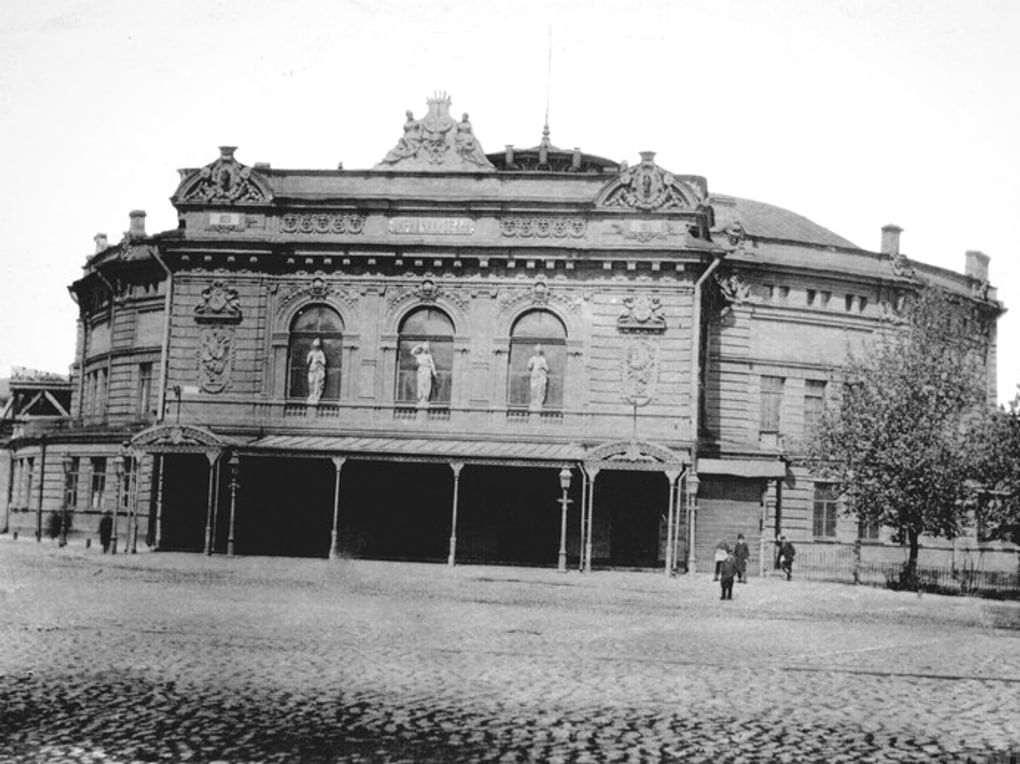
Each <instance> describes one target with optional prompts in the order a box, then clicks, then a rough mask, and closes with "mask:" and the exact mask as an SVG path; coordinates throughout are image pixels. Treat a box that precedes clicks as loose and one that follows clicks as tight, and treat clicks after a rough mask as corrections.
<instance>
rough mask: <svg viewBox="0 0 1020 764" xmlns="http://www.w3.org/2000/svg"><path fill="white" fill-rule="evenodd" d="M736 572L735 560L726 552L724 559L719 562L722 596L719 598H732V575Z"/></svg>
mask: <svg viewBox="0 0 1020 764" xmlns="http://www.w3.org/2000/svg"><path fill="white" fill-rule="evenodd" d="M736 572H737V565H736V561H735V560H734V559H733V555H732V554H727V555H726V559H725V560H723V561H722V562H721V563H719V585H720V586H721V587H722V596H721V597H719V599H721V600H731V599H733V576H734V575H735V574H736Z"/></svg>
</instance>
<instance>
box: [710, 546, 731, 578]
mask: <svg viewBox="0 0 1020 764" xmlns="http://www.w3.org/2000/svg"><path fill="white" fill-rule="evenodd" d="M729 556H730V545H729V544H727V543H726V539H721V540H720V541H719V543H718V544H716V545H715V554H714V555H713V557H712V559H713V560H714V561H715V578H713V579H712V580H713V581H718V580H719V571H720V568H721V567H722V564H723V561H724V560H725V559H726V558H727V557H729Z"/></svg>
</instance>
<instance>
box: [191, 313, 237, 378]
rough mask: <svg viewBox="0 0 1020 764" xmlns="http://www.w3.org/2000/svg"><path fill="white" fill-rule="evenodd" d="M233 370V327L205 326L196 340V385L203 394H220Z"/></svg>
mask: <svg viewBox="0 0 1020 764" xmlns="http://www.w3.org/2000/svg"><path fill="white" fill-rule="evenodd" d="M233 368H234V327H232V326H207V327H205V328H203V329H202V332H201V334H200V335H199V338H198V384H199V388H200V389H201V390H202V392H204V393H212V394H216V393H222V392H223V391H224V390H226V389H227V388H228V387H229V386H230V373H231V371H232V370H233Z"/></svg>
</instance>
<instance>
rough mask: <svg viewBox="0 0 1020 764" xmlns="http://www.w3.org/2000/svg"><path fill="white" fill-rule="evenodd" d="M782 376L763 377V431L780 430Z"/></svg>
mask: <svg viewBox="0 0 1020 764" xmlns="http://www.w3.org/2000/svg"><path fill="white" fill-rule="evenodd" d="M785 382H786V380H785V379H783V378H782V377H762V378H761V431H762V432H779V427H780V416H781V413H782V407H783V385H784V384H785Z"/></svg>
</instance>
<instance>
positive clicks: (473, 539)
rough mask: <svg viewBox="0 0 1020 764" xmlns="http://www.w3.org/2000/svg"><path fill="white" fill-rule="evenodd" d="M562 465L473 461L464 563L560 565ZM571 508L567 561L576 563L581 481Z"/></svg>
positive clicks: (575, 480)
mask: <svg viewBox="0 0 1020 764" xmlns="http://www.w3.org/2000/svg"><path fill="white" fill-rule="evenodd" d="M559 472H560V469H559V468H554V467H484V466H476V465H472V466H468V467H465V468H464V472H463V473H462V475H461V494H460V512H459V514H460V518H459V522H458V529H457V560H458V561H459V562H475V563H499V564H509V565H536V566H539V565H556V564H557V562H558V559H559V547H560V517H561V508H562V505H561V504H560V501H559V499H560V496H561V495H562V489H561V488H560V479H559ZM571 476H572V481H571V487H570V491H569V493H568V498H570V499H571V503H570V505H569V506H568V510H567V564H568V566H569V567H576V565H577V561H578V559H579V553H578V548H579V546H578V522H579V518H580V498H581V481H580V476H579V474H578V472H577V470H574V471H573V472H572V473H571Z"/></svg>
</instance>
